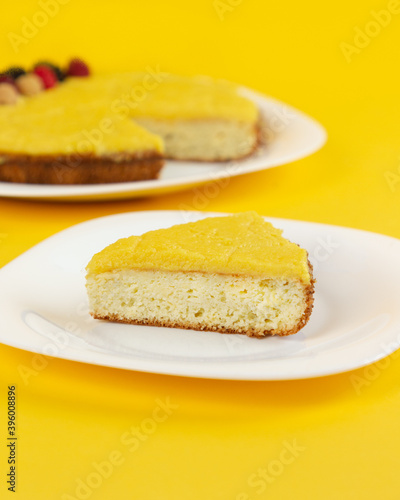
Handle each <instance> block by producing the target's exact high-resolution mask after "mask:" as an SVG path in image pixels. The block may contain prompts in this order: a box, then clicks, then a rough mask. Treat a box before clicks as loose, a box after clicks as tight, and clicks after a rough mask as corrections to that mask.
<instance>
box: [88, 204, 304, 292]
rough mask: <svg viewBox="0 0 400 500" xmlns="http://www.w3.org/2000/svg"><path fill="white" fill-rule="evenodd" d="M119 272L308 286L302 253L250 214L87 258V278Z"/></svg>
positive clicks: (173, 230) (123, 243)
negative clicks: (240, 277)
mask: <svg viewBox="0 0 400 500" xmlns="http://www.w3.org/2000/svg"><path fill="white" fill-rule="evenodd" d="M117 269H118V270H119V269H141V270H155V269H157V270H163V271H198V272H206V273H219V274H237V275H251V276H265V277H274V278H291V279H298V280H299V281H301V282H303V283H305V284H309V283H310V273H309V269H308V257H307V252H306V250H304V249H302V248H300V247H299V246H298V245H296V244H295V243H292V242H290V241H288V240H287V239H285V238H283V237H282V231H281V230H280V229H276V228H274V227H273V226H272V225H271V224H270V223H269V222H266V221H265V220H264V219H263V218H262V217H261V216H259V215H257V214H256V213H254V212H245V213H242V214H237V215H231V216H227V217H209V218H207V219H203V220H201V221H198V222H192V223H188V224H181V225H177V226H173V227H170V228H168V229H158V230H156V231H150V232H148V233H145V234H143V235H142V236H131V237H129V238H123V239H120V240H118V241H116V242H115V243H113V244H111V245H109V246H108V247H106V248H104V249H103V250H102V251H101V252H99V253H97V254H96V255H94V256H93V258H92V259H91V261H90V262H89V264H88V266H87V271H88V273H89V274H98V273H104V272H108V271H113V270H117Z"/></svg>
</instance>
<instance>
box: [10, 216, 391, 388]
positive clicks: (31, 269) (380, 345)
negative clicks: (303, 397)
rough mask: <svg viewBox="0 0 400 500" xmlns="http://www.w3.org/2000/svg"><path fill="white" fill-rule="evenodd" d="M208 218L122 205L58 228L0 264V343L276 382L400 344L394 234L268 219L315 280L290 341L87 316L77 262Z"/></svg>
mask: <svg viewBox="0 0 400 500" xmlns="http://www.w3.org/2000/svg"><path fill="white" fill-rule="evenodd" d="M211 215H216V214H211V213H200V212H178V211H149V212H132V213H125V214H119V215H112V216H108V217H102V218H99V219H94V220H90V221H88V222H84V223H82V224H78V225H77V226H73V227H71V228H69V229H67V230H65V231H62V232H60V233H58V234H56V235H54V236H52V237H50V238H48V239H47V240H45V241H43V242H42V243H40V244H38V245H37V246H35V247H33V248H32V249H31V250H29V251H27V252H26V253H24V254H23V255H21V256H20V257H18V258H17V259H15V260H14V261H12V262H11V263H10V264H8V265H7V266H5V267H4V268H3V269H1V270H0V342H2V343H4V344H7V345H10V346H13V347H18V348H21V349H25V350H28V351H32V352H37V353H43V354H48V355H51V356H55V357H59V358H65V359H70V360H75V361H81V362H85V363H93V364H97V365H104V366H112V367H116V368H125V369H131V370H140V371H146V372H153V373H164V374H170V375H183V376H191V377H206V378H219V379H240V380H283V379H297V378H308V377H316V376H322V375H329V374H334V373H340V372H344V371H347V370H352V369H355V368H359V367H362V366H365V365H367V364H369V363H372V362H374V361H377V360H379V359H381V358H383V357H385V356H387V355H388V354H390V353H391V352H393V351H395V350H396V349H398V348H399V346H400V307H399V302H400V266H399V261H400V240H397V239H394V238H390V237H388V236H383V235H378V234H374V233H368V232H365V231H359V230H354V229H348V228H342V227H336V226H328V225H323V224H314V223H309V222H300V221H291V220H285V219H273V218H268V220H269V221H271V222H272V223H273V224H274V225H275V226H277V227H280V228H282V229H283V230H284V235H285V236H286V237H287V238H289V239H290V240H292V241H294V242H296V243H299V244H300V245H301V246H303V247H304V248H306V249H307V250H308V252H309V255H310V260H311V262H312V264H313V265H314V274H315V277H316V279H317V283H316V294H315V306H314V311H313V313H312V316H311V319H310V321H309V323H308V324H307V325H306V327H305V328H304V329H303V330H301V331H300V332H299V333H297V334H296V335H293V336H289V337H267V338H264V339H254V338H248V337H246V336H242V335H221V334H219V333H210V332H197V331H187V330H179V329H172V328H156V327H148V326H134V325H124V324H116V323H110V322H105V321H98V320H94V319H92V318H91V317H90V316H89V314H88V305H87V298H86V290H85V267H86V264H87V263H88V261H89V260H90V258H91V257H92V255H93V254H94V253H95V252H98V251H99V250H101V249H102V248H104V247H105V246H106V245H108V244H109V243H112V242H113V241H115V240H117V239H118V238H121V237H126V236H130V235H132V234H142V233H143V232H146V231H149V230H152V229H157V228H161V227H169V226H171V225H174V224H179V223H183V222H188V221H194V220H199V219H202V218H204V217H207V216H211Z"/></svg>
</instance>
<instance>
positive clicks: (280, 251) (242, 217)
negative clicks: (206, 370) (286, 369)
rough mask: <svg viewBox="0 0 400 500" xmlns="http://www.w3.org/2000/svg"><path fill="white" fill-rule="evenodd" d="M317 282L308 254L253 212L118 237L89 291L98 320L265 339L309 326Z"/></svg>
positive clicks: (90, 274)
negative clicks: (127, 236)
mask: <svg viewBox="0 0 400 500" xmlns="http://www.w3.org/2000/svg"><path fill="white" fill-rule="evenodd" d="M313 283H314V280H313V277H312V271H311V267H310V264H309V262H308V257H307V252H306V250H304V249H302V248H300V247H299V246H298V245H296V244H294V243H291V242H290V241H288V240H286V239H285V238H283V237H282V231H281V230H279V229H275V228H274V227H273V226H272V225H271V224H270V223H268V222H266V221H265V220H264V219H263V218H262V217H260V216H259V215H257V214H256V213H253V212H248V213H243V214H238V215H232V216H226V217H211V218H206V219H203V220H201V221H198V222H193V223H188V224H182V225H177V226H173V227H171V228H168V229H159V230H156V231H150V232H148V233H145V234H143V235H142V236H131V237H129V238H123V239H120V240H118V241H116V242H115V243H113V244H112V245H109V246H108V247H106V248H105V249H104V250H102V251H101V252H99V253H97V254H96V255H94V256H93V258H92V259H91V261H90V262H89V264H88V266H87V284H86V286H87V291H88V295H89V304H90V311H91V314H92V316H93V317H94V318H97V319H107V320H111V321H120V322H123V323H132V324H137V325H153V326H165V327H174V328H187V329H194V330H208V331H217V332H221V333H241V334H246V335H248V336H250V337H264V336H265V335H290V334H293V333H296V332H297V331H299V330H300V329H301V328H302V327H303V326H304V325H305V324H306V323H307V321H308V319H309V316H310V314H311V310H312V304H313V291H314V287H313Z"/></svg>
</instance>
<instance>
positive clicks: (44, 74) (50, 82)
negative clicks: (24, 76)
mask: <svg viewBox="0 0 400 500" xmlns="http://www.w3.org/2000/svg"><path fill="white" fill-rule="evenodd" d="M33 72H34V73H35V74H36V75H37V76H38V77H39V78H40V79H41V80H42V82H43V86H44V88H45V89H51V88H52V87H55V86H56V85H57V83H58V80H57V76H56V75H55V73H54V71H53V70H52V69H51V68H49V66H45V65H41V66H36V68H35V69H34V70H33Z"/></svg>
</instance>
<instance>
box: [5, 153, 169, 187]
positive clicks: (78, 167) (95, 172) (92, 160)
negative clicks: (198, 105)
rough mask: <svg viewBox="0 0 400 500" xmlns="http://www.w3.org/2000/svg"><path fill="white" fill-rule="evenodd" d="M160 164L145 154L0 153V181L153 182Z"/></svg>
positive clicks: (155, 155)
mask: <svg viewBox="0 0 400 500" xmlns="http://www.w3.org/2000/svg"><path fill="white" fill-rule="evenodd" d="M163 164H164V159H163V157H162V155H161V154H159V153H156V152H153V151H149V152H144V153H141V154H140V155H137V154H130V153H118V154H114V155H107V156H95V155H79V156H76V157H75V158H74V156H73V155H71V156H66V155H60V156H30V155H22V154H21V155H10V154H0V181H2V182H17V183H27V184H102V183H112V182H130V181H142V180H150V179H157V178H158V175H159V172H160V170H161V168H162V166H163Z"/></svg>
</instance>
